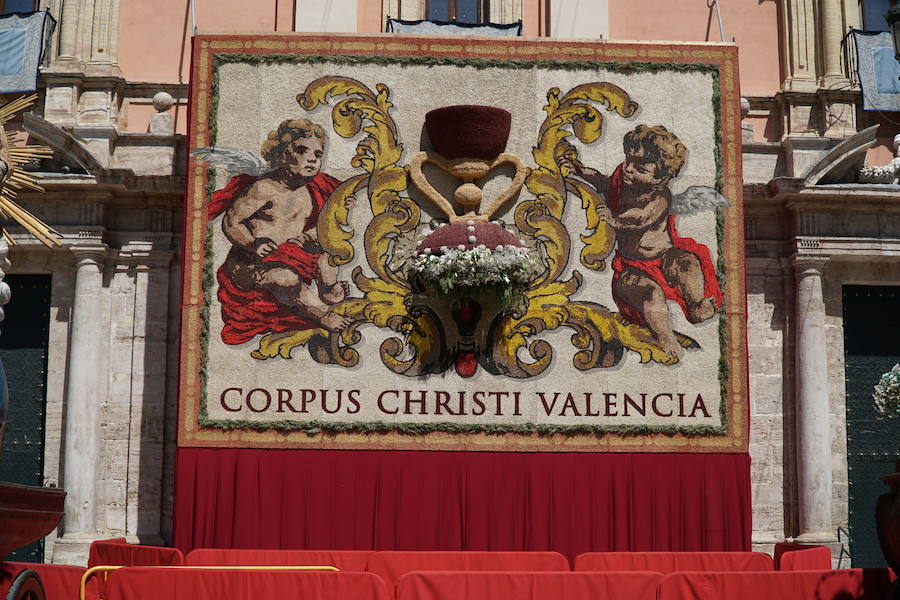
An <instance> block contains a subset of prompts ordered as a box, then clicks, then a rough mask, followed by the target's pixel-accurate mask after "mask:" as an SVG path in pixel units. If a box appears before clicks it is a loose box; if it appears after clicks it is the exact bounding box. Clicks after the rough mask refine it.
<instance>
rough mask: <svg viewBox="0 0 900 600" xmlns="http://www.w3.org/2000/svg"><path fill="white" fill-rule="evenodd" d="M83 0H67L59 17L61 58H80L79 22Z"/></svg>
mask: <svg viewBox="0 0 900 600" xmlns="http://www.w3.org/2000/svg"><path fill="white" fill-rule="evenodd" d="M80 13H81V0H66V1H65V2H64V3H63V5H62V14H61V15H60V19H59V58H61V59H67V58H68V59H73V58H78V55H79V53H78V24H79V20H80V19H79V15H80Z"/></svg>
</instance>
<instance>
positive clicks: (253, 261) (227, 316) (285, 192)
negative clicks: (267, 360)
mask: <svg viewBox="0 0 900 600" xmlns="http://www.w3.org/2000/svg"><path fill="white" fill-rule="evenodd" d="M324 150H325V131H324V129H322V127H321V126H319V125H317V124H315V123H313V122H311V121H309V120H308V119H289V120H286V121H282V122H281V124H279V126H278V129H277V130H275V131H272V132H270V133H269V135H268V139H266V141H265V142H263V144H262V147H261V154H262V157H263V159H264V160H265V161H266V162H267V163H268V164H269V165H271V166H272V167H273V168H271V169H270V170H268V171H265V172H262V173H252V174H247V173H244V174H240V175H237V176H236V177H233V178H232V179H231V180H230V181H229V182H228V184H227V185H226V186H225V187H224V188H223V189H222V190H219V191H218V192H216V193H215V194H213V198H212V201H211V203H210V206H209V216H210V218H213V217H215V216H217V215H219V214H222V213H224V218H223V219H222V232H223V233H224V234H225V237H227V238H228V240H229V241H230V242H231V244H232V246H231V250H230V251H229V253H228V257H227V258H226V259H225V262H224V263H223V264H222V266H221V267H220V268H219V271H218V274H217V279H218V283H219V291H218V298H219V301H220V303H221V305H222V319H223V321H224V323H225V325H224V327H223V329H222V339H223V341H224V342H225V343H227V344H240V343H243V342H246V341H248V340H250V339H252V338H253V337H254V336H256V335H258V334H260V333H268V332H276V333H277V332H283V331H300V330H304V329H311V328H314V327H320V328H324V329H328V330H330V331H341V330H342V329H344V328H345V327H347V325H348V324H349V321H348V319H347V318H346V317H343V316H341V315H339V314H337V313H335V312H334V311H333V310H332V307H333V305H335V304H337V303H339V302H341V301H342V300H344V299H345V298H346V297H347V295H348V292H349V287H348V285H347V283H346V282H340V281H338V278H337V277H338V270H337V267H335V266H332V265H331V264H330V263H329V261H328V255H327V254H325V253H323V252H322V250H321V247H320V246H319V244H318V240H317V237H316V222H317V219H318V217H319V213H320V212H321V209H322V206H323V205H324V204H325V201H326V200H327V199H328V197H329V196H330V195H331V193H332V192H333V191H334V190H335V188H337V186H338V185H339V184H340V181H339V180H338V179H336V178H334V177H332V176H330V175H328V174H326V173H323V172H322V171H321V167H322V155H323V153H324ZM195 156H198V157H199V158H201V159H204V160H209V161H211V162H214V163H215V162H218V163H219V164H221V163H222V162H223V158H232V159H233V158H234V157H235V156H237V151H229V150H218V149H201V150H199V151H197V152H195ZM249 156H250V158H251V159H252V158H254V157H252V155H249ZM241 158H243V159H245V160H246V159H247V155H246V154H245V155H243V156H241ZM259 167H261V165H259ZM239 170H245V171H246V170H251V171H253V170H257V171H262V169H261V168H256V169H254V168H250V169H247V167H246V165H243V168H240V169H239ZM313 282H315V287H313Z"/></svg>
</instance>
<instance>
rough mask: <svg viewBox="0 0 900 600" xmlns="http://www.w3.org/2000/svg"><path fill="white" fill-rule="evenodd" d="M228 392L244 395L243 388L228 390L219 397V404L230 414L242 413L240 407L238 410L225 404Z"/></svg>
mask: <svg viewBox="0 0 900 600" xmlns="http://www.w3.org/2000/svg"><path fill="white" fill-rule="evenodd" d="M228 392H237V393H238V394H240V395H243V394H244V390H243V389H242V388H234V387H232V388H228V389H227V390H225V391H224V392H222V395H221V396H219V403H220V404H221V405H222V408H224V409H225V410H227V411H228V412H241V408H240V407H238V408H231V407H230V406H228V405H227V404H225V394H227V393H228Z"/></svg>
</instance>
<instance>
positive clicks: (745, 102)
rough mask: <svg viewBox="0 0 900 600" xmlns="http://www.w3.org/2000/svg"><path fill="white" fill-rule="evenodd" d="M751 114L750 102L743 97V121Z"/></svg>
mask: <svg viewBox="0 0 900 600" xmlns="http://www.w3.org/2000/svg"><path fill="white" fill-rule="evenodd" d="M748 114H750V101H749V100H747V99H746V98H744V97H743V96H741V119H746V118H747V115H748Z"/></svg>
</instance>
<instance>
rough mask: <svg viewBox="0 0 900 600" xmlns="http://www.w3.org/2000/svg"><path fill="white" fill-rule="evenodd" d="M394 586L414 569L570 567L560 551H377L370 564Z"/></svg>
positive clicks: (488, 569) (370, 570)
mask: <svg viewBox="0 0 900 600" xmlns="http://www.w3.org/2000/svg"><path fill="white" fill-rule="evenodd" d="M366 570H367V571H369V572H370V573H375V574H376V575H378V576H380V577H381V578H382V579H384V581H385V582H386V583H387V584H388V587H393V586H394V583H395V582H396V581H397V580H398V579H399V578H400V577H401V576H403V575H405V574H407V573H410V572H412V571H569V561H567V560H566V558H565V557H564V556H563V555H562V554H559V553H558V552H376V553H374V554H373V555H372V556H371V557H370V558H369V565H368V567H367V568H366Z"/></svg>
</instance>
